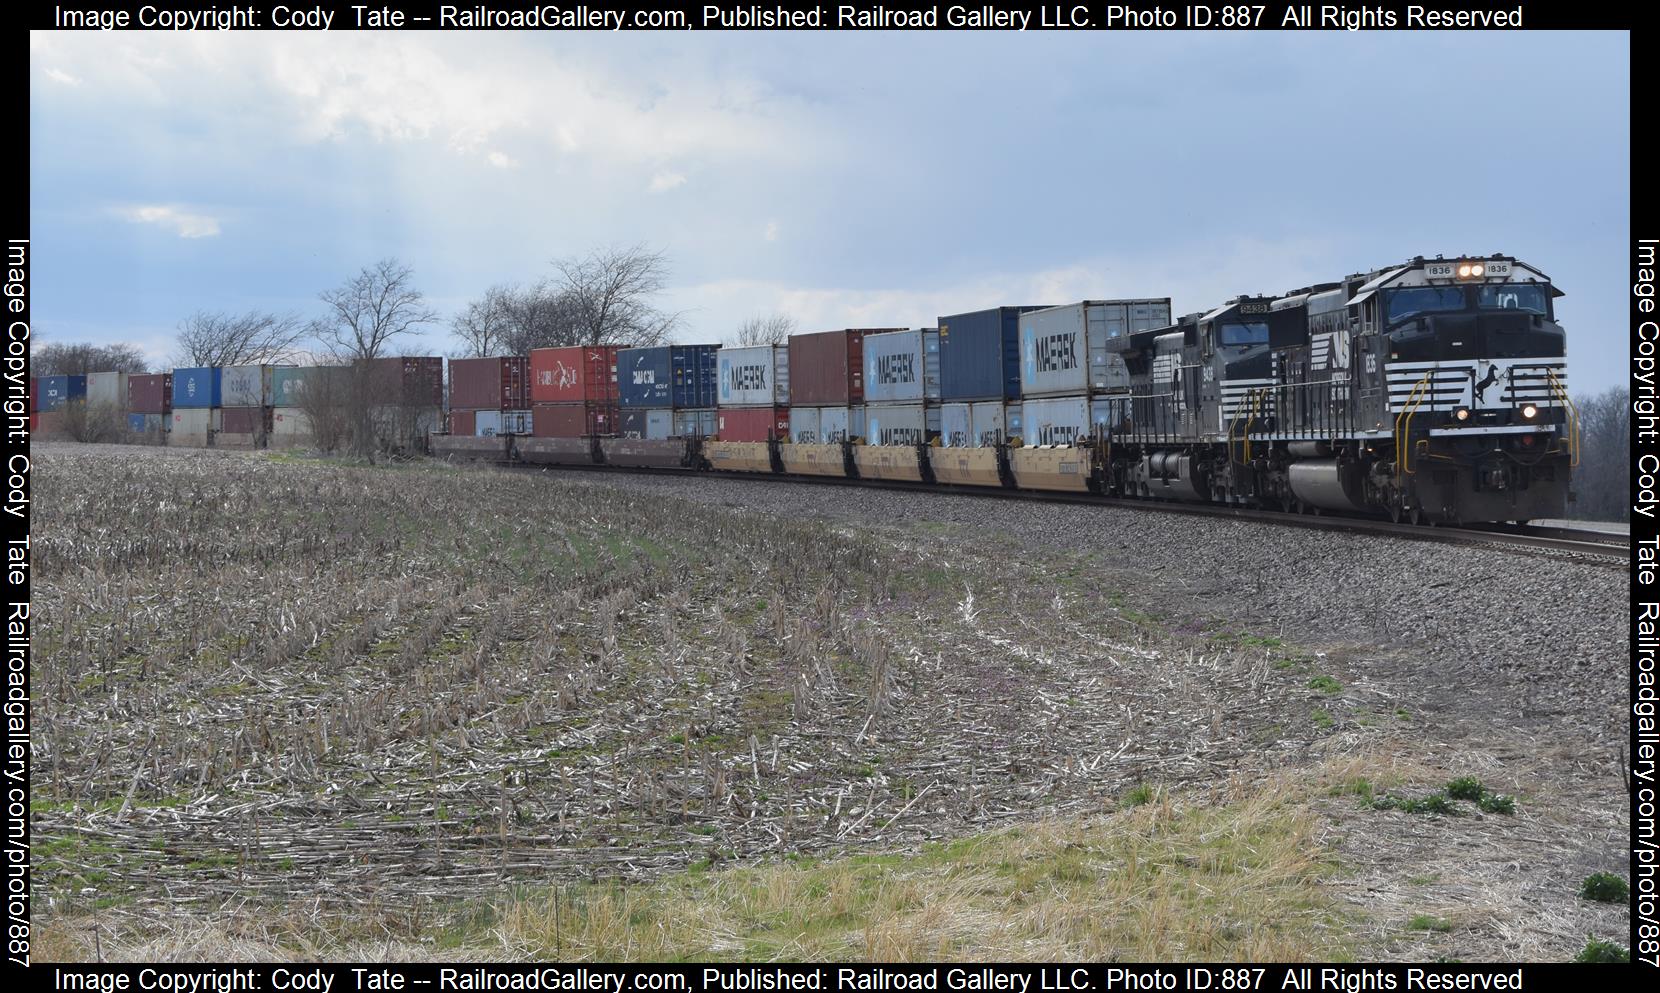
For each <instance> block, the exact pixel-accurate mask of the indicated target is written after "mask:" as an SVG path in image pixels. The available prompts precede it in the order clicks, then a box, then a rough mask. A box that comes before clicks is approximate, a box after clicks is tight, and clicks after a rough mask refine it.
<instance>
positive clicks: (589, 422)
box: [530, 403, 620, 438]
mask: <svg viewBox="0 0 1660 993" xmlns="http://www.w3.org/2000/svg"><path fill="white" fill-rule="evenodd" d="M619 409H620V408H618V406H617V405H616V404H614V403H539V404H537V405H536V406H534V407H532V408H530V416H531V422H530V433H531V434H533V435H535V436H536V437H538V438H581V437H584V436H586V435H591V434H593V435H602V436H608V435H614V434H616V433H617V431H618V423H619V420H620V418H619Z"/></svg>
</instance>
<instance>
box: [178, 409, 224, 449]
mask: <svg viewBox="0 0 1660 993" xmlns="http://www.w3.org/2000/svg"><path fill="white" fill-rule="evenodd" d="M220 416H221V411H220V409H219V408H218V407H213V408H208V407H174V408H173V413H172V415H171V417H172V421H171V423H170V424H169V425H168V434H167V443H168V444H169V445H185V446H188V447H192V448H206V447H207V446H208V445H211V444H212V443H213V436H214V435H215V434H217V433H218V432H219V424H220Z"/></svg>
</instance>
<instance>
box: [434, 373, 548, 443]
mask: <svg viewBox="0 0 1660 993" xmlns="http://www.w3.org/2000/svg"><path fill="white" fill-rule="evenodd" d="M449 415H450V424H449V427H450V434H471V435H480V436H484V437H494V436H495V435H498V434H529V433H530V427H531V414H530V360H529V359H527V358H525V357H524V356H517V355H515V356H498V357H494V358H487V359H451V360H450V404H449Z"/></svg>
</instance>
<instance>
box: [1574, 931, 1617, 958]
mask: <svg viewBox="0 0 1660 993" xmlns="http://www.w3.org/2000/svg"><path fill="white" fill-rule="evenodd" d="M1573 960H1574V961H1575V962H1630V961H1631V950H1630V949H1629V948H1626V947H1624V946H1623V945H1617V944H1615V943H1614V942H1612V941H1602V940H1601V939H1599V938H1596V937H1594V936H1592V935H1589V934H1588V935H1586V936H1585V947H1584V948H1582V949H1580V951H1579V954H1578V955H1575V956H1574V959H1573Z"/></svg>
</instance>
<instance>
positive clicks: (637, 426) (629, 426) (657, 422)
mask: <svg viewBox="0 0 1660 993" xmlns="http://www.w3.org/2000/svg"><path fill="white" fill-rule="evenodd" d="M622 436H623V437H624V438H633V439H634V440H636V441H664V440H667V439H668V438H671V437H673V436H674V411H672V410H668V409H666V408H662V407H646V408H633V409H624V410H623V411H622Z"/></svg>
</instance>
